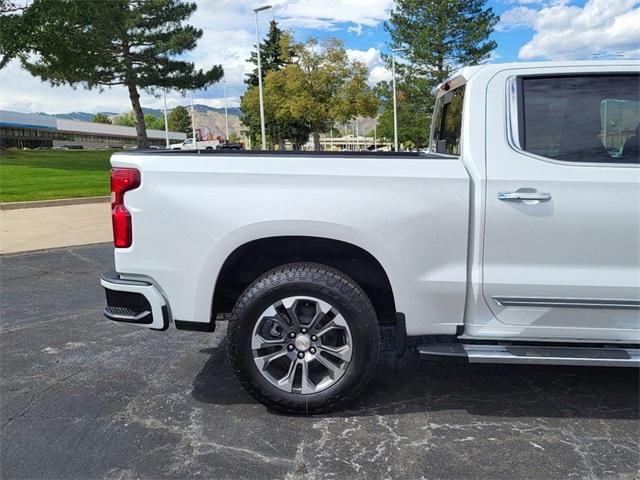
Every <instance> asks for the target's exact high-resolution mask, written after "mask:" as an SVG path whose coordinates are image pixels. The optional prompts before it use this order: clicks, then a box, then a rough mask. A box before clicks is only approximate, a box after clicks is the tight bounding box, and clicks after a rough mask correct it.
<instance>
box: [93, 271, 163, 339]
mask: <svg viewBox="0 0 640 480" xmlns="http://www.w3.org/2000/svg"><path fill="white" fill-rule="evenodd" d="M100 284H101V285H102V286H103V287H104V289H105V293H106V296H107V306H106V307H105V309H104V315H105V317H107V318H108V319H109V320H113V321H116V322H122V323H131V324H134V325H139V326H141V327H147V328H151V329H153V330H166V329H167V328H168V327H169V308H168V306H167V302H166V300H165V299H164V297H163V296H162V294H161V293H160V291H159V290H158V289H157V288H156V287H155V286H154V285H153V284H152V283H151V282H147V281H145V280H124V279H122V278H120V274H118V273H117V272H108V273H105V274H104V275H103V276H102V278H101V279H100Z"/></svg>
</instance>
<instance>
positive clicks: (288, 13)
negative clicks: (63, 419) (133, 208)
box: [0, 0, 640, 113]
mask: <svg viewBox="0 0 640 480" xmlns="http://www.w3.org/2000/svg"><path fill="white" fill-rule="evenodd" d="M196 3H197V4H198V10H197V11H196V13H195V14H194V15H193V16H192V17H191V19H190V20H189V22H190V23H191V24H193V25H195V26H197V27H198V28H201V29H202V30H203V32H204V35H203V36H202V38H201V39H200V41H199V43H198V46H197V47H196V48H195V49H194V50H193V51H191V52H190V53H189V54H188V55H187V57H186V58H187V59H189V60H191V61H193V62H194V63H195V64H196V65H197V67H199V68H204V69H207V68H210V67H211V66H212V65H218V64H219V65H222V66H223V68H224V70H225V83H226V97H225V95H224V88H223V85H222V83H218V84H215V85H213V86H211V87H209V88H207V89H206V90H202V91H197V92H195V93H194V101H195V102H196V103H198V104H205V105H209V106H212V107H222V106H224V104H225V103H226V104H227V106H229V107H235V106H238V105H239V103H240V96H241V95H242V93H243V92H244V90H245V85H244V83H243V81H244V75H245V73H247V72H248V71H250V70H251V69H252V65H251V64H249V63H248V62H247V59H248V58H249V55H250V52H251V50H252V48H253V45H255V40H256V31H255V16H254V13H253V8H255V7H257V6H261V5H263V4H265V3H270V4H271V5H273V8H272V9H270V10H267V11H264V12H260V14H259V15H260V16H259V27H260V31H261V36H262V38H264V34H265V33H266V32H267V29H268V24H269V22H270V21H271V20H272V19H275V20H276V21H277V22H278V23H279V24H280V26H281V27H283V28H286V29H288V30H290V31H291V32H292V33H293V34H294V36H295V38H296V40H298V41H304V40H305V39H306V38H307V37H309V36H314V37H316V38H320V39H321V38H324V37H328V36H333V37H338V38H340V39H342V40H343V41H344V43H345V47H346V48H347V52H348V54H349V56H350V57H352V58H355V59H358V60H360V61H362V62H364V63H366V64H367V65H368V67H369V69H370V78H369V80H370V83H371V84H374V83H376V82H377V81H380V80H387V79H389V78H390V76H391V74H390V72H389V71H388V70H387V69H386V68H385V66H384V63H383V62H382V59H381V53H384V52H387V51H388V42H389V36H388V33H387V32H386V31H385V29H384V27H383V25H384V22H385V20H387V19H388V18H389V14H390V11H391V10H392V9H393V8H394V1H393V0H264V1H263V2H260V1H259V0H258V1H244V0H196ZM487 6H489V7H492V8H493V9H494V11H495V12H496V13H497V14H499V15H500V22H499V23H498V25H497V26H496V29H495V32H494V33H493V36H492V37H493V39H494V40H496V42H497V44H498V47H497V48H496V50H495V51H494V52H493V54H492V56H491V59H490V61H491V62H512V61H535V60H585V59H586V60H588V59H592V58H614V59H615V58H626V59H640V0H488V1H487ZM189 101H190V98H187V97H183V96H182V95H181V94H180V93H178V92H169V93H168V95H167V106H168V107H169V108H171V107H173V106H175V105H180V104H182V105H186V104H188V103H189ZM141 102H142V105H143V106H144V107H149V108H161V107H162V97H161V96H154V95H151V94H147V93H142V97H141ZM130 108H131V105H130V103H129V98H128V95H127V91H126V89H125V88H124V87H113V88H111V89H106V90H104V92H102V93H99V92H98V91H97V90H85V89H83V88H82V87H78V88H76V89H73V88H71V87H52V86H50V85H49V84H48V83H46V82H41V81H40V80H38V79H36V78H34V77H31V75H30V74H28V73H27V72H25V71H24V70H22V69H21V67H20V65H19V64H18V63H17V62H15V61H14V62H11V63H10V64H9V65H8V66H7V67H5V68H4V69H3V70H0V109H3V110H13V111H19V112H46V113H66V112H73V111H84V112H91V113H95V112H105V111H106V112H116V113H120V112H124V111H127V110H130Z"/></svg>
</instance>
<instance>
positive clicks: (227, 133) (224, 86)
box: [222, 78, 229, 143]
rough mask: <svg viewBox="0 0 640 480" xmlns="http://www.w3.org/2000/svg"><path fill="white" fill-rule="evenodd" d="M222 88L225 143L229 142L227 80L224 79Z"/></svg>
mask: <svg viewBox="0 0 640 480" xmlns="http://www.w3.org/2000/svg"><path fill="white" fill-rule="evenodd" d="M222 89H223V92H224V93H223V95H224V128H225V137H224V141H225V143H229V117H228V115H227V80H226V79H224V78H223V79H222Z"/></svg>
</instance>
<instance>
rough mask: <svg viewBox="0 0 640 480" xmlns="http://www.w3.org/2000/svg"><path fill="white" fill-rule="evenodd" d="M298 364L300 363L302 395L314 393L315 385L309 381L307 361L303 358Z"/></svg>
mask: <svg viewBox="0 0 640 480" xmlns="http://www.w3.org/2000/svg"><path fill="white" fill-rule="evenodd" d="M300 364H301V365H302V384H301V389H300V390H301V392H300V393H302V394H303V395H305V394H308V393H314V392H315V391H316V386H315V385H314V384H313V383H311V380H310V379H309V362H307V361H306V360H305V359H302V360H300Z"/></svg>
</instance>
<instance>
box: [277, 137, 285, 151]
mask: <svg viewBox="0 0 640 480" xmlns="http://www.w3.org/2000/svg"><path fill="white" fill-rule="evenodd" d="M278 147H279V150H280V151H283V150H285V141H284V138H280V140H279V141H278Z"/></svg>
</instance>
